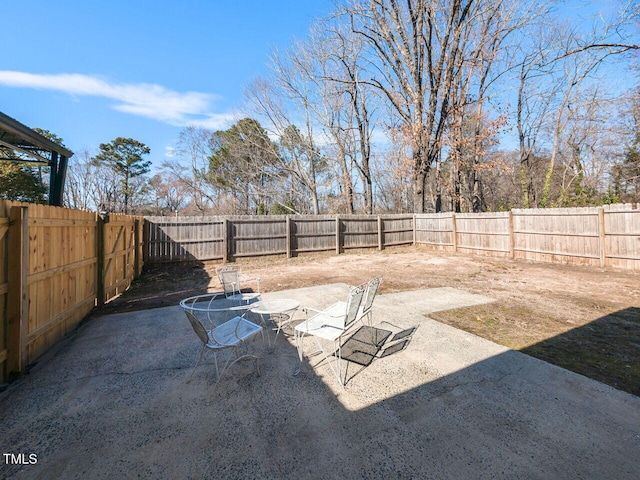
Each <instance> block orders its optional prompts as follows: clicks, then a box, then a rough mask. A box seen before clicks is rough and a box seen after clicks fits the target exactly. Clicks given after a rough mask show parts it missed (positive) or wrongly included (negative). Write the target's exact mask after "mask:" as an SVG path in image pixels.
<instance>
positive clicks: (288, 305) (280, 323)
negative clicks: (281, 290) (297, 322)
mask: <svg viewBox="0 0 640 480" xmlns="http://www.w3.org/2000/svg"><path fill="white" fill-rule="evenodd" d="M299 306H300V302H298V301H297V300H292V299H290V298H277V299H276V298H274V299H272V300H261V301H259V302H256V303H253V304H251V305H249V307H250V310H251V311H252V312H253V313H256V314H258V315H260V318H261V319H262V324H263V325H264V326H265V327H266V326H267V324H266V321H267V317H269V320H271V321H272V322H273V323H274V324H275V325H276V327H277V328H276V329H275V330H276V335H275V338H274V339H273V348H275V345H276V340H277V339H278V334H279V333H280V330H282V327H284V326H285V325H287V324H289V323H291V321H293V315H294V314H295V312H296V310H297V309H298V307H299ZM267 340H268V341H269V346H270V347H271V340H270V339H269V334H268V333H267Z"/></svg>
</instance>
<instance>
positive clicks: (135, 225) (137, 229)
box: [131, 218, 142, 280]
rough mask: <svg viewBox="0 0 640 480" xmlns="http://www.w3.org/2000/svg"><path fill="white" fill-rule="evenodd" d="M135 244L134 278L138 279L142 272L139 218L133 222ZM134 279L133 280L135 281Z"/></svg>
mask: <svg viewBox="0 0 640 480" xmlns="http://www.w3.org/2000/svg"><path fill="white" fill-rule="evenodd" d="M133 244H134V247H133V248H134V250H133V260H134V262H133V265H134V267H133V278H137V277H138V276H139V275H140V272H141V271H142V268H141V266H140V264H141V260H142V259H141V258H140V219H139V218H135V219H134V220H133ZM133 278H132V279H131V280H133Z"/></svg>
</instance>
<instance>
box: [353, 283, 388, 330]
mask: <svg viewBox="0 0 640 480" xmlns="http://www.w3.org/2000/svg"><path fill="white" fill-rule="evenodd" d="M381 283H382V277H375V278H372V279H371V280H369V281H368V282H367V287H366V290H365V292H364V297H363V298H362V303H361V304H360V308H359V309H358V318H357V320H362V319H364V317H367V319H368V321H369V326H372V325H373V300H374V299H375V298H376V294H377V293H378V288H380V284H381ZM363 323H364V322H363Z"/></svg>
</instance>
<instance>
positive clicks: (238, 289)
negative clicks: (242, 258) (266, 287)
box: [217, 267, 260, 303]
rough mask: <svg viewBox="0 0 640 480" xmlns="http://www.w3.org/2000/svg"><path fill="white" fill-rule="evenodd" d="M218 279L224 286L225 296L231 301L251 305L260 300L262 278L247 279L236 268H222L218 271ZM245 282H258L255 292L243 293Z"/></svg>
mask: <svg viewBox="0 0 640 480" xmlns="http://www.w3.org/2000/svg"><path fill="white" fill-rule="evenodd" d="M217 273H218V278H219V279H220V283H221V284H222V289H223V290H224V294H225V295H226V297H227V298H228V299H229V300H232V301H237V302H240V303H241V302H244V303H250V302H251V301H252V300H257V299H259V298H260V278H245V277H243V276H242V275H241V273H240V270H238V269H237V268H236V267H222V268H220V269H218V272H217ZM243 282H256V285H257V288H256V290H255V291H254V292H243V291H242V285H241V283H243Z"/></svg>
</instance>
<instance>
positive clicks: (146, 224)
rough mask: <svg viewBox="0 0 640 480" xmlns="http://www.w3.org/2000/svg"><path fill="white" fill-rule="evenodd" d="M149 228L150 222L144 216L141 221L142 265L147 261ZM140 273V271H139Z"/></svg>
mask: <svg viewBox="0 0 640 480" xmlns="http://www.w3.org/2000/svg"><path fill="white" fill-rule="evenodd" d="M150 230H151V222H149V220H147V219H146V218H145V219H144V220H143V222H142V266H143V267H144V265H145V263H147V262H148V261H149V250H150V244H149V231H150ZM140 273H142V272H140Z"/></svg>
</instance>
